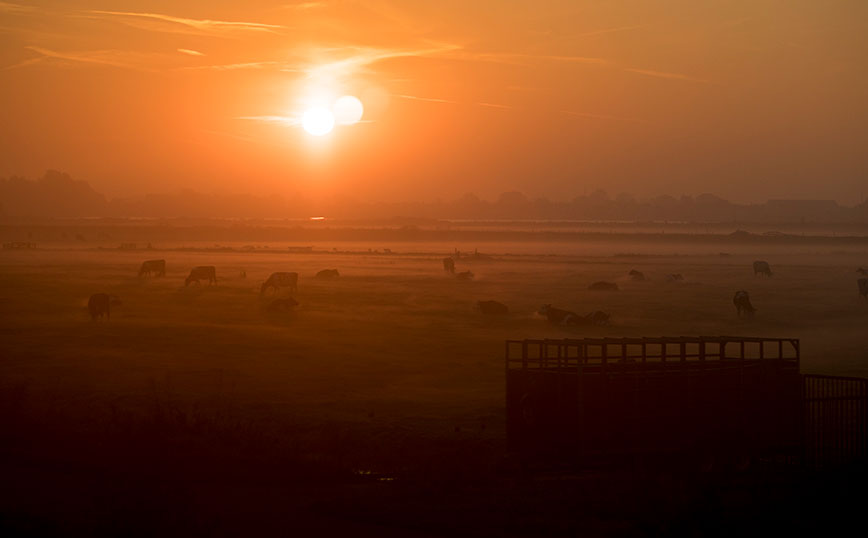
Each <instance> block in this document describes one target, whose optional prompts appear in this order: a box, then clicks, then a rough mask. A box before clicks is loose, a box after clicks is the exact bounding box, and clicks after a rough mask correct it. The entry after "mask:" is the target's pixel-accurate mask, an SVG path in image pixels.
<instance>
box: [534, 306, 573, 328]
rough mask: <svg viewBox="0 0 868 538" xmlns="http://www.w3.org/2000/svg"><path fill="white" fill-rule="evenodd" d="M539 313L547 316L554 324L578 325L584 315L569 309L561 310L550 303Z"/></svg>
mask: <svg viewBox="0 0 868 538" xmlns="http://www.w3.org/2000/svg"><path fill="white" fill-rule="evenodd" d="M538 313H539V315H541V316H545V317H546V319H547V320H548V322H549V323H551V324H552V325H578V324H580V323H581V320H582V317H581V316H579V315H578V314H576V313H575V312H570V311H569V310H561V309H560V308H555V307H553V306H552V305H550V304H544V305H542V307H540V309H539V312H538Z"/></svg>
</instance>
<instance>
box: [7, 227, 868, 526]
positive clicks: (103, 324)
mask: <svg viewBox="0 0 868 538" xmlns="http://www.w3.org/2000/svg"><path fill="white" fill-rule="evenodd" d="M342 247H343V246H342ZM486 247H487V250H486V252H493V253H494V254H495V255H494V259H493V261H476V262H473V261H469V260H463V259H462V260H459V261H458V262H457V264H456V265H457V268H458V270H459V271H462V270H467V269H469V270H472V271H473V272H474V273H475V275H476V278H475V279H474V280H473V281H468V282H464V281H459V280H456V279H454V278H452V277H450V276H448V275H446V274H445V273H444V272H443V271H442V265H441V262H440V259H441V258H442V257H443V256H444V255H446V254H448V252H449V251H450V249H448V248H445V247H443V246H440V245H428V244H419V245H416V248H412V249H409V248H406V247H405V248H403V249H397V248H396V249H394V250H395V251H396V253H395V254H391V255H382V254H380V255H375V254H369V253H365V252H345V251H340V252H338V251H334V252H319V253H315V254H287V253H285V252H283V253H281V252H260V251H253V252H240V251H213V252H201V251H184V250H167V251H153V252H150V251H149V252H142V251H120V250H84V249H81V250H63V249H57V250H34V251H19V252H11V251H9V252H3V253H2V254H0V300H2V305H3V306H2V311H0V312H2V314H0V316H2V324H0V357H2V358H0V390H2V406H0V412H2V414H3V415H4V422H5V423H6V424H7V426H6V428H5V429H4V432H3V436H4V437H6V442H4V443H3V448H2V449H0V450H2V451H3V452H5V454H4V455H3V461H4V462H5V464H4V465H3V467H4V473H6V475H7V476H8V477H9V479H8V481H7V487H5V488H4V491H5V493H4V494H3V498H2V501H3V504H4V507H5V508H4V513H3V516H2V517H3V518H5V519H0V524H3V522H4V521H5V524H6V525H7V526H9V527H10V528H15V529H17V530H19V531H20V530H22V529H24V530H27V531H28V532H29V531H30V530H32V531H33V532H34V533H38V532H39V531H44V530H46V529H47V530H53V531H64V530H65V531H69V532H72V531H75V532H79V531H82V529H84V530H85V531H88V532H95V533H98V532H107V533H112V532H117V533H121V534H127V535H129V534H135V532H132V531H134V530H136V529H139V530H140V531H141V534H143V535H149V534H150V533H151V532H152V531H153V532H158V531H160V532H165V530H166V528H167V527H171V528H173V529H175V530H178V531H179V532H181V531H182V530H186V531H193V532H199V533H202V534H220V532H223V531H225V529H233V528H234V529H238V528H248V527H245V525H249V521H250V518H259V521H261V522H265V521H267V522H269V526H268V528H269V529H272V530H273V526H271V524H272V523H273V522H274V521H275V518H280V517H283V516H282V515H285V514H292V515H291V516H289V517H292V518H295V522H296V523H297V525H300V526H301V528H303V527H304V525H311V529H317V530H318V532H320V531H322V530H323V529H328V528H330V527H329V525H334V526H336V527H335V529H339V530H340V531H342V532H354V533H356V534H362V535H365V534H366V533H368V532H370V533H371V534H372V535H374V534H375V535H378V536H389V535H391V534H389V533H390V532H394V533H395V534H394V535H402V536H403V535H411V534H413V533H416V532H419V533H423V531H426V532H427V531H431V529H435V530H436V531H437V532H441V533H456V532H459V531H464V532H467V533H468V534H477V535H485V534H491V535H499V534H502V532H499V531H504V530H505V529H507V528H508V529H510V530H511V531H513V532H515V533H516V534H522V533H527V534H535V532H534V529H539V528H545V529H548V531H550V533H551V534H559V533H561V532H563V533H566V534H569V533H570V532H572V531H573V530H575V528H574V527H573V526H571V525H575V524H576V523H575V522H576V521H577V519H575V518H572V519H571V516H568V515H567V514H568V513H570V512H569V510H567V508H569V507H570V506H572V503H579V504H580V503H581V502H583V501H582V499H585V500H587V495H586V496H585V497H582V496H581V495H576V494H575V492H572V493H570V495H571V496H572V497H573V500H571V501H570V502H569V503H567V504H566V505H565V507H562V508H564V510H567V511H565V512H564V511H561V512H557V513H554V512H551V513H550V512H549V511H554V509H553V508H551V507H547V508H546V507H544V506H543V505H544V504H545V503H544V502H543V501H542V500H539V501H538V502H539V503H540V505H536V504H533V503H534V502H535V501H532V499H545V498H547V497H552V496H554V497H557V495H558V493H557V488H559V487H562V486H556V487H553V488H550V489H548V490H546V492H544V493H540V492H539V491H536V492H535V493H534V492H531V493H527V492H524V490H521V491H518V492H515V491H514V490H512V489H510V488H509V487H506V486H503V480H504V479H503V478H502V477H503V476H504V472H505V471H504V469H508V468H509V465H510V463H509V461H508V459H507V458H506V457H505V456H504V455H503V453H504V436H505V432H504V371H503V357H502V350H503V340H504V339H506V338H530V337H567V336H661V335H666V336H672V335H721V334H724V335H756V336H774V337H778V336H781V337H795V338H801V340H802V349H803V355H802V370H803V371H805V372H811V373H828V374H837V375H858V376H868V346H866V334H868V333H866V331H865V326H866V322H868V303H866V302H865V301H864V300H862V299H861V298H860V297H859V296H858V293H857V291H856V277H857V275H856V273H855V268H856V267H857V266H859V265H864V264H865V261H866V260H868V254H866V253H865V252H860V251H859V250H856V249H854V250H852V251H843V250H835V251H831V250H828V249H827V250H825V251H824V250H823V249H816V251H808V252H796V253H794V252H792V249H786V248H783V247H782V248H779V249H770V250H767V251H766V252H764V253H763V256H762V258H763V259H766V260H768V261H769V262H770V263H771V265H772V268H773V270H774V271H775V274H774V276H773V277H772V278H763V277H759V276H757V277H755V276H754V275H753V273H752V269H751V262H752V261H753V260H754V259H757V256H758V254H757V253H756V252H754V251H752V250H751V249H749V248H747V247H745V248H743V249H741V250H739V249H736V248H733V249H732V255H731V256H727V257H721V256H719V255H717V254H712V253H709V252H707V249H696V248H694V247H692V246H679V245H677V244H673V245H670V246H668V247H667V248H665V249H664V250H663V252H666V253H668V254H666V255H654V256H651V255H648V254H647V253H644V254H641V255H639V254H637V255H633V256H631V255H613V254H614V252H608V253H607V252H605V251H603V250H600V249H599V248H591V247H589V248H588V249H586V250H587V253H584V252H583V249H582V246H581V245H571V246H570V248H569V249H564V248H563V245H559V246H552V247H551V248H548V247H547V246H546V245H545V244H538V245H533V248H529V247H528V245H527V244H523V245H509V244H501V245H486ZM617 249H618V251H621V252H644V251H646V250H647V249H644V250H643V245H635V246H634V247H630V246H629V245H628V246H624V245H619V246H618V247H617ZM359 250H364V249H359ZM718 250H719V249H718ZM527 251H535V252H537V254H531V253H527ZM401 252H415V253H414V254H402V253H401ZM426 252H427V253H426ZM507 252H513V253H515V252H525V253H524V254H521V255H518V254H512V255H505V253H507ZM555 252H557V253H558V255H552V254H549V253H555ZM148 258H165V259H166V261H167V269H168V272H167V275H166V276H165V277H164V278H156V279H140V278H138V277H137V276H136V272H137V270H138V266H139V264H140V263H141V261H142V260H144V259H148ZM195 265H215V266H216V267H217V276H218V283H217V284H216V285H213V286H208V285H201V286H198V285H191V286H189V287H184V277H185V276H186V274H187V273H188V272H189V269H190V268H191V267H193V266H195ZM326 268H329V269H330V268H337V269H338V270H339V271H340V273H341V276H340V278H338V279H337V280H333V281H322V280H317V279H315V278H313V276H314V275H315V273H316V272H317V271H319V270H320V269H326ZM634 268H635V269H638V270H640V271H643V272H644V273H645V275H646V276H647V277H648V279H649V280H648V281H646V282H633V281H630V280H629V279H628V277H627V272H628V271H629V270H630V269H634ZM241 271H245V272H246V278H242V277H241V276H240V274H241ZM272 271H297V272H298V273H299V274H300V279H299V291H298V293H297V294H295V298H296V299H297V300H298V301H299V303H300V306H299V307H298V308H297V309H296V310H295V311H294V312H291V313H282V314H270V313H267V312H266V311H265V309H264V306H265V305H266V304H267V303H268V302H269V301H270V300H271V298H272V297H271V296H269V297H266V298H262V297H260V295H259V285H260V284H261V283H262V282H263V281H264V279H265V278H266V277H267V276H268V275H269V274H270V273H271V272H272ZM669 273H681V274H683V275H684V279H685V280H684V281H683V282H677V283H668V282H666V281H665V278H664V277H665V275H667V274H669ZM597 280H608V281H614V282H617V283H618V284H619V286H620V288H621V289H620V291H617V292H593V291H589V290H588V289H587V286H588V285H589V284H590V283H592V282H594V281H597ZM739 289H746V290H748V291H749V292H750V294H751V298H752V301H753V304H754V306H755V307H756V308H757V309H758V311H757V313H756V316H755V317H754V318H753V319H752V320H742V319H739V318H738V317H737V316H736V313H735V308H734V307H733V305H732V295H733V293H734V292H735V291H736V290H739ZM97 292H105V293H111V294H115V295H117V296H118V297H120V298H121V300H122V301H123V306H121V307H119V308H116V309H115V310H114V311H113V312H112V318H111V320H110V321H98V322H92V321H91V320H90V319H89V316H88V314H87V308H86V305H87V299H88V297H89V296H90V294H92V293H97ZM486 299H494V300H498V301H501V302H503V303H505V304H507V305H508V306H509V308H510V314H509V315H508V316H505V317H485V316H482V315H481V314H480V313H478V312H476V311H475V310H474V305H475V303H476V301H478V300H486ZM543 303H552V304H553V305H554V306H557V307H560V308H567V309H570V310H574V311H576V312H578V313H580V314H584V313H587V312H590V311H593V310H604V311H606V312H608V313H610V314H611V315H612V323H611V325H609V326H605V327H560V326H551V325H549V324H547V323H546V322H545V320H544V319H542V318H540V317H539V316H538V315H537V314H536V311H537V309H538V308H539V307H540V306H541V305H542V304H543ZM508 475H509V473H508V472H507V473H506V476H508ZM495 483H496V484H500V485H498V486H492V484H495ZM46 484H51V485H50V486H46ZM129 484H132V486H130V485H129ZM335 484H340V487H337V486H335ZM583 484H584V485H582V486H581V487H582V488H585V489H583V490H582V491H585V492H586V493H587V491H588V488H592V489H594V490H595V491H596V492H597V493H599V491H600V490H601V488H602V490H606V487H610V489H611V486H602V485H601V484H599V483H594V484H593V485H592V486H589V485H588V484H587V483H583ZM457 485H460V487H461V488H462V489H461V491H463V492H464V493H462V494H461V495H458V494H455V493H454V489H452V488H454V487H458V486H457ZM468 487H469V488H483V489H484V488H489V489H491V488H494V489H496V490H498V491H499V493H498V495H496V496H495V498H490V496H489V495H488V494H486V495H485V496H483V497H485V498H482V497H480V496H476V495H473V494H468V493H466V491H467V489H466V488H468ZM654 487H664V486H659V484H658V485H657V486H654ZM665 487H667V488H669V489H667V491H668V492H669V493H672V491H674V490H672V488H676V489H677V487H676V486H672V485H669V486H665ZM678 487H681V486H678ZM504 488H505V489H504ZM420 491H424V492H426V493H424V495H423V494H420V493H418V492H420ZM607 491H608V490H607ZM679 491H680V490H679ZM409 492H413V493H409ZM432 492H433V493H432ZM489 493H490V492H489ZM414 495H420V496H414ZM456 495H457V496H456ZM612 495H615V494H612ZM673 495H674V496H672V495H670V496H671V497H672V498H681V497H679V496H678V495H675V494H673ZM685 495H686V494H685ZM685 495H682V497H684V498H685V499H687V498H688V497H689V496H685ZM432 496H433V497H434V498H436V499H437V501H436V503H435V504H434V505H433V507H432V504H431V502H430V499H431V498H432ZM468 498H470V499H472V501H468ZM595 498H596V494H595ZM263 499H268V500H267V501H266V500H263ZM495 499H496V500H495ZM679 502H680V501H673V503H670V504H668V505H666V506H665V507H657V508H658V509H656V510H655V511H653V514H654V515H653V516H652V515H649V514H650V513H651V512H647V511H642V512H641V513H639V515H637V516H636V517H633V518H632V519H631V517H632V516H630V515H629V514H626V513H623V512H619V513H616V512H612V513H609V512H607V509H602V511H595V512H594V514H593V515H590V514H586V516H584V517H583V518H580V519H581V521H582V523H581V525H582V527H581V528H583V529H585V530H586V531H588V533H589V534H596V533H601V534H609V533H610V532H612V531H617V530H619V529H620V530H622V531H624V532H626V533H627V534H630V533H631V532H632V531H631V530H630V529H633V530H635V528H634V527H629V526H628V527H625V528H623V529H622V528H621V527H620V525H622V523H621V522H622V521H624V520H631V521H633V522H634V523H635V521H640V522H644V523H642V524H644V525H650V526H651V528H661V529H664V530H665V529H667V528H669V527H666V525H671V524H672V523H671V521H672V520H674V519H675V518H674V516H672V517H670V516H671V514H672V513H676V512H677V511H678V510H687V509H688V508H687V504H686V503H689V501H688V500H684V501H683V502H681V504H679ZM528 503H530V504H528ZM515 504H520V505H521V506H523V507H525V508H527V507H528V506H532V507H535V508H533V509H526V510H524V511H523V510H515ZM228 506H231V507H232V509H231V510H226V509H225V508H226V507H228ZM384 506H400V507H401V509H400V511H399V512H400V513H391V512H389V510H388V509H385V508H383V507H384ZM468 506H470V507H472V510H474V511H475V513H478V514H479V518H478V521H477V524H476V526H474V523H472V522H470V523H468V518H466V517H460V518H457V519H450V516H449V515H448V514H449V512H450V511H452V512H453V513H463V512H462V510H464V509H466V508H467V507H468ZM462 507H463V508H462ZM585 507H586V508H587V505H585ZM610 508H611V507H610ZM645 508H646V509H647V507H645ZM612 510H614V509H612ZM643 510H644V509H643ZM673 511H675V512H673ZM337 512H339V513H340V514H342V516H341V517H340V518H337V519H335V517H333V516H334V513H337ZM628 512H629V511H628ZM202 514H212V515H213V514H218V516H213V517H212V516H209V517H208V518H206V520H203V519H202V518H203V517H204V516H202ZM600 514H603V515H602V516H601V515H600ZM606 514H609V515H608V516H607V515H606ZM625 514H626V515H625ZM666 514H670V516H667V515H666ZM544 516H545V517H544ZM456 517H457V516H456ZM540 518H541V519H545V523H544V524H543V523H541V522H540V521H538V519H540ZM601 518H602V519H601ZM637 518H638V519H637ZM492 521H498V522H500V525H505V526H498V525H495V526H494V527H492V524H491V522H492ZM131 522H132V523H131ZM135 522H138V523H135ZM504 522H509V523H508V524H506V523H504ZM137 525H138V526H137ZM263 525H265V524H264V523H263ZM538 525H542V527H538ZM595 529H596V530H595ZM548 531H547V532H548ZM82 532H84V531H82ZM227 532H228V531H227ZM170 534H171V533H170ZM228 534H233V533H232V532H228Z"/></svg>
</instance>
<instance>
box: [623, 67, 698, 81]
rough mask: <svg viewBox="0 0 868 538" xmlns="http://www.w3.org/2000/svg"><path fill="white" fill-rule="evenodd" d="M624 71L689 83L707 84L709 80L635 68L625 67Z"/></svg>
mask: <svg viewBox="0 0 868 538" xmlns="http://www.w3.org/2000/svg"><path fill="white" fill-rule="evenodd" d="M624 71H626V72H628V73H636V74H639V75H644V76H646V77H656V78H665V79H669V80H686V81H689V82H701V83H707V82H708V81H707V80H704V79H701V78H696V77H693V76H690V75H685V74H683V73H669V72H667V71H654V70H652V69H637V68H635V67H625V68H624Z"/></svg>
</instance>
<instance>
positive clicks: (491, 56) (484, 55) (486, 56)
mask: <svg viewBox="0 0 868 538" xmlns="http://www.w3.org/2000/svg"><path fill="white" fill-rule="evenodd" d="M448 57H449V58H453V59H456V60H466V61H476V62H491V63H502V64H511V65H530V64H533V63H534V62H539V61H549V62H556V63H574V64H590V65H609V64H610V63H611V62H610V61H609V60H607V59H605V58H594V57H590V56H571V55H557V54H520V53H511V52H470V51H457V52H454V53H451V54H449V55H448Z"/></svg>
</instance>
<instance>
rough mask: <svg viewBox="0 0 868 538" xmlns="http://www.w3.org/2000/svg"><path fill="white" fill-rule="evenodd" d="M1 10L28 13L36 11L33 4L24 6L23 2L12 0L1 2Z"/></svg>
mask: <svg viewBox="0 0 868 538" xmlns="http://www.w3.org/2000/svg"><path fill="white" fill-rule="evenodd" d="M0 11H5V12H7V13H28V12H32V11H36V8H35V7H33V6H22V5H21V4H13V3H11V2H0Z"/></svg>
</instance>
